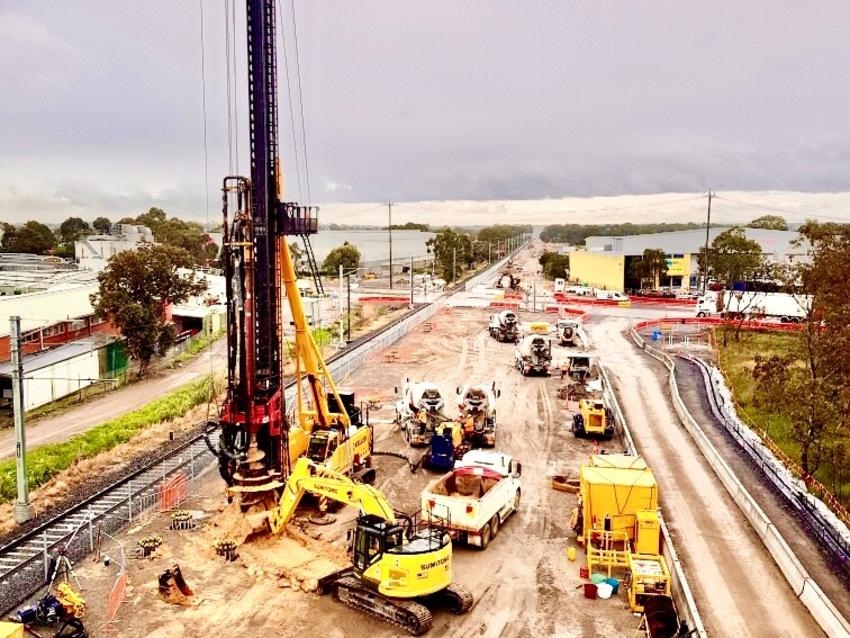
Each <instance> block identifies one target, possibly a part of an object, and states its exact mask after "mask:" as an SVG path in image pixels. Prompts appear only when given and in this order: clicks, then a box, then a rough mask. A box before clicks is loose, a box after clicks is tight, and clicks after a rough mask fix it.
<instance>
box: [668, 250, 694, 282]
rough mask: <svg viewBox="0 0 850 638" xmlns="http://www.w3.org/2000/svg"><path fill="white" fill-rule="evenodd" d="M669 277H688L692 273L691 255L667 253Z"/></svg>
mask: <svg viewBox="0 0 850 638" xmlns="http://www.w3.org/2000/svg"><path fill="white" fill-rule="evenodd" d="M665 257H666V259H667V276H668V277H687V276H689V275H690V274H691V257H690V255H665Z"/></svg>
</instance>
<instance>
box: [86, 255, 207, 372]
mask: <svg viewBox="0 0 850 638" xmlns="http://www.w3.org/2000/svg"><path fill="white" fill-rule="evenodd" d="M193 266H194V263H193V260H192V257H191V255H189V253H187V252H186V251H185V250H182V249H180V248H175V247H173V246H164V245H157V244H154V245H143V246H141V247H140V248H139V249H138V250H135V251H132V250H126V251H123V252H120V253H118V254H116V255H114V256H113V257H112V258H111V259H110V260H109V262H108V263H107V265H106V268H105V269H104V270H103V271H101V272H100V273H99V274H98V276H97V280H98V283H99V284H100V286H99V288H98V291H97V292H96V293H94V294H93V295H92V296H91V302H92V305H93V306H94V309H95V312H96V313H97V314H98V315H99V316H101V317H104V318H106V319H109V320H110V321H111V322H112V323H114V324H115V325H116V326H117V327H118V328H119V329H120V330H121V334H123V335H124V338H125V339H126V340H127V351H128V352H129V354H130V356H131V357H132V358H133V359H135V360H137V361H138V362H139V375H140V376H144V374H145V373H146V372H147V369H148V365H149V364H150V361H151V359H152V358H153V356H154V355H159V356H162V355H163V354H165V352H166V351H167V350H168V349H169V348H170V347H171V346H172V345H173V344H174V339H175V336H176V335H175V331H174V327H173V326H172V325H171V323H170V322H169V321H168V319H167V317H166V310H167V309H168V306H169V305H171V304H176V303H183V302H185V301H187V300H188V299H189V298H190V297H194V296H197V295H199V294H201V293H202V292H203V291H204V290H206V282H205V281H203V280H196V279H195V275H194V273H192V274H191V275H189V276H184V275H181V274H179V273H178V272H177V269H178V268H192V267H193Z"/></svg>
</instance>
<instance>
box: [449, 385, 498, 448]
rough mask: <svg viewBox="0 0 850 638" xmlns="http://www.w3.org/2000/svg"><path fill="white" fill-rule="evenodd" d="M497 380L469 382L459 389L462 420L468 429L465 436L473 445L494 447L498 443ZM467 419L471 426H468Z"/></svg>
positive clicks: (465, 428)
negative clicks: (487, 382) (488, 382)
mask: <svg viewBox="0 0 850 638" xmlns="http://www.w3.org/2000/svg"><path fill="white" fill-rule="evenodd" d="M500 394H501V392H500V391H499V390H496V382H495V381H494V382H493V383H490V384H485V383H468V384H466V385H462V386H460V387H459V388H458V389H457V403H458V409H459V410H460V422H461V424H462V425H463V426H464V430H465V431H467V430H469V431H468V432H467V434H466V435H465V437H466V438H467V439H469V442H470V443H471V444H473V445H480V446H483V447H493V446H494V445H496V397H498V396H499V395H500ZM467 420H469V421H471V425H472V427H471V428H467Z"/></svg>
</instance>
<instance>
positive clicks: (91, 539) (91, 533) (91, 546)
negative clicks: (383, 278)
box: [88, 505, 94, 552]
mask: <svg viewBox="0 0 850 638" xmlns="http://www.w3.org/2000/svg"><path fill="white" fill-rule="evenodd" d="M88 511H89V551H90V552H93V551H94V530H92V520H93V515H92V511H91V505H89V510H88Z"/></svg>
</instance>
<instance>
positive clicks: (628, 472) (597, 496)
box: [574, 454, 659, 574]
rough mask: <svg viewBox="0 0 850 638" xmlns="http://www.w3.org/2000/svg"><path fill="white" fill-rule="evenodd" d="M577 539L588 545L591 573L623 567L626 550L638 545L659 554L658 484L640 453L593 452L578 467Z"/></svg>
mask: <svg viewBox="0 0 850 638" xmlns="http://www.w3.org/2000/svg"><path fill="white" fill-rule="evenodd" d="M579 480H580V483H579V507H578V511H577V515H576V516H575V519H576V520H575V527H574V529H575V531H576V534H578V541H579V542H580V543H584V544H585V546H586V548H587V562H588V566H589V567H590V569H591V571H593V570H594V569H597V568H607V570H608V572H609V574H610V572H611V569H612V568H615V567H618V568H626V567H627V556H628V554H630V553H632V552H633V551H635V548H636V547H637V546H640V548H641V551H642V552H645V553H647V554H657V553H658V551H659V546H658V518H657V514H656V511H655V510H656V509H657V507H658V485H657V483H656V482H655V476H654V475H653V474H652V470H651V469H649V467H647V465H646V462H645V461H644V460H643V459H642V458H640V457H638V456H628V455H623V454H596V455H592V456H591V457H590V462H589V463H587V464H585V465H582V466H581V468H580V471H579Z"/></svg>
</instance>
